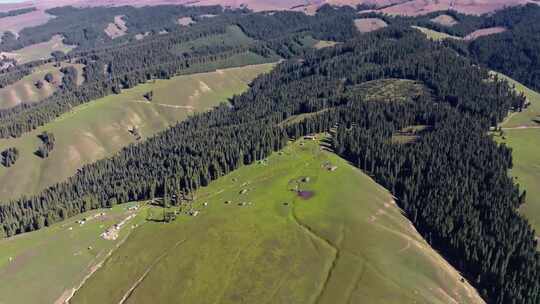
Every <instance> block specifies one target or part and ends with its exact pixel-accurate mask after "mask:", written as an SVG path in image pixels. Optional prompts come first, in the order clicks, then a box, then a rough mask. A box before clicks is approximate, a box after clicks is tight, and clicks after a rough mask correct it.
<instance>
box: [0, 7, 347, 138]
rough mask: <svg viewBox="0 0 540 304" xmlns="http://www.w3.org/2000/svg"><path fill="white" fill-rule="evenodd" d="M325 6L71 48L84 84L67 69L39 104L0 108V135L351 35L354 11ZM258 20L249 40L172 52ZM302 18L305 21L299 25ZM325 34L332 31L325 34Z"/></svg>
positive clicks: (230, 16)
mask: <svg viewBox="0 0 540 304" xmlns="http://www.w3.org/2000/svg"><path fill="white" fill-rule="evenodd" d="M327 10H328V8H326V7H323V8H321V10H320V13H318V14H317V15H315V16H306V15H304V14H302V13H298V12H283V13H276V14H274V15H271V16H269V15H266V14H263V13H242V14H241V13H238V12H236V11H233V12H230V13H227V14H224V15H223V16H216V17H213V18H206V19H205V20H208V21H205V22H200V23H197V24H194V25H192V26H190V27H181V28H178V29H177V30H175V31H172V32H170V33H168V34H165V35H154V36H150V37H147V38H145V39H143V40H141V41H133V42H131V43H127V44H118V45H116V44H115V45H108V46H103V47H95V48H87V49H80V50H76V51H74V52H72V53H70V54H66V55H65V56H64V57H62V58H61V60H64V61H73V62H76V63H80V64H83V65H85V68H84V78H85V82H84V83H83V84H82V85H80V86H73V85H71V84H72V78H73V77H70V75H71V74H69V73H67V74H66V75H64V81H67V85H66V83H65V85H63V86H62V90H59V91H56V92H55V93H54V94H53V95H51V96H50V97H47V98H45V99H44V100H42V101H41V102H39V103H24V102H23V103H21V104H19V105H17V106H15V107H12V108H10V109H4V110H0V138H8V137H19V136H21V135H22V134H24V133H26V132H29V131H31V130H34V129H35V128H37V127H39V126H42V125H44V124H46V123H48V122H50V121H51V120H53V119H55V118H56V117H58V116H60V115H62V114H63V113H66V112H68V111H70V110H71V109H72V108H73V107H75V106H78V105H80V104H83V103H86V102H89V101H91V100H95V99H97V98H101V97H103V96H106V95H109V94H119V93H121V91H122V90H123V89H128V88H132V87H134V86H136V85H138V84H140V83H144V82H146V81H148V80H150V79H155V78H160V79H166V78H170V77H173V76H175V75H178V74H187V73H194V72H205V71H208V70H209V69H212V67H213V66H214V65H215V64H216V63H223V64H222V66H223V67H227V66H230V64H229V63H227V60H228V59H229V58H232V57H234V56H237V55H239V54H246V53H255V54H257V55H259V56H260V57H261V63H262V62H268V61H275V60H277V59H278V58H279V57H280V56H281V57H283V58H291V57H294V56H298V55H302V54H304V53H305V52H306V51H308V50H307V49H308V47H307V46H306V45H304V44H303V43H302V39H303V37H305V36H306V35H311V36H314V37H321V38H332V37H334V36H335V35H336V34H335V33H342V34H340V36H339V37H343V38H346V37H352V36H354V34H355V29H354V26H353V23H352V20H353V14H352V13H351V12H350V11H349V10H345V12H344V13H342V12H340V11H334V9H331V11H329V12H327ZM351 10H352V9H351ZM306 18H307V19H306ZM344 18H345V19H346V20H345V21H346V22H345V21H344ZM257 20H260V24H261V25H264V26H261V27H257V28H251V29H249V30H248V31H247V32H246V33H245V34H246V35H248V36H249V37H251V38H254V39H256V40H254V41H253V42H250V43H245V42H238V43H236V44H235V43H231V44H228V45H212V46H208V45H206V44H201V46H200V47H195V48H193V49H191V50H188V51H183V52H180V53H179V52H177V51H176V47H177V46H179V45H182V44H185V43H188V42H194V41H200V40H204V39H207V38H208V39H209V37H212V36H215V35H223V34H226V29H227V27H230V26H234V25H236V26H240V27H241V28H245V29H247V28H249V26H248V25H250V24H252V23H257V22H256V21H257ZM284 20H292V21H291V22H290V23H288V25H289V26H288V27H286V28H280V30H279V31H274V32H273V33H267V29H268V28H270V27H271V26H273V25H274V24H279V23H281V22H282V21H284ZM306 20H308V21H309V22H307V23H306V24H304V23H305V22H306ZM329 33H334V34H331V35H332V36H330V34H329ZM259 39H262V40H259ZM55 60H58V59H55ZM33 64H34V63H33ZM21 68H22V67H19V69H21Z"/></svg>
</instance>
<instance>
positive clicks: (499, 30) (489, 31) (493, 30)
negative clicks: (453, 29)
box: [463, 26, 506, 40]
mask: <svg viewBox="0 0 540 304" xmlns="http://www.w3.org/2000/svg"><path fill="white" fill-rule="evenodd" d="M502 32H506V28H505V27H502V26H496V27H489V28H485V29H480V30H476V31H474V32H472V33H470V34H469V35H467V36H465V37H464V38H463V40H475V39H478V38H480V37H483V36H488V35H494V34H499V33H502Z"/></svg>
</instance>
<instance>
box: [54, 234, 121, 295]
mask: <svg viewBox="0 0 540 304" xmlns="http://www.w3.org/2000/svg"><path fill="white" fill-rule="evenodd" d="M130 234H131V231H130V232H129V233H128V234H127V235H126V236H125V237H124V238H123V239H122V240H121V241H120V242H118V244H116V246H114V247H113V248H112V249H111V250H109V252H108V253H107V255H106V256H105V258H104V259H103V260H102V261H101V262H99V263H97V264H96V265H94V266H92V267H91V268H90V272H89V273H88V274H87V275H86V276H85V277H84V278H83V279H82V281H81V283H79V286H77V287H75V288H73V289H71V291H70V290H69V289H68V290H66V291H64V293H63V294H62V295H61V296H60V298H58V299H57V300H56V301H55V302H54V303H55V304H64V303H69V301H70V300H71V298H73V296H74V295H75V293H76V292H77V291H78V290H79V289H81V287H83V285H84V283H86V281H88V279H90V277H92V275H93V274H94V273H95V272H96V271H98V269H100V268H101V266H103V264H104V263H105V261H107V259H109V257H111V256H112V254H113V252H114V251H115V250H116V249H118V248H120V246H122V244H124V242H125V241H126V240H127V239H128V237H129V236H130Z"/></svg>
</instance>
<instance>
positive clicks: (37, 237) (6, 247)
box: [0, 204, 145, 304]
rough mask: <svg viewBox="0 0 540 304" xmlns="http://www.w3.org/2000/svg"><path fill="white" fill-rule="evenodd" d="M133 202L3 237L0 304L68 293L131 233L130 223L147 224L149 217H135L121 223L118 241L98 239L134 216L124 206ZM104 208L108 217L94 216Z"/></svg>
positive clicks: (48, 299)
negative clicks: (81, 222)
mask: <svg viewBox="0 0 540 304" xmlns="http://www.w3.org/2000/svg"><path fill="white" fill-rule="evenodd" d="M130 205H133V204H126V205H122V206H116V207H115V208H113V209H107V210H94V211H91V212H87V213H85V214H81V215H78V216H76V217H73V218H70V219H69V220H66V221H64V222H62V223H58V224H55V225H53V226H51V227H49V228H44V229H41V230H38V231H35V232H31V233H25V234H22V235H18V236H15V237H12V238H8V239H2V240H0V282H2V284H0V303H2V304H4V303H6V304H8V303H9V304H13V303H21V304H22V303H55V301H57V300H58V299H66V298H67V297H69V296H70V295H71V294H72V293H73V289H74V288H77V287H78V286H79V285H80V284H81V283H82V281H83V280H84V278H85V277H86V276H88V275H89V274H90V273H91V272H92V271H95V270H97V269H98V268H99V265H100V263H101V262H103V260H105V258H106V257H107V256H108V255H109V254H110V253H111V252H112V251H113V250H115V249H116V248H117V246H119V245H120V244H121V243H122V241H124V240H125V238H126V237H127V236H128V235H129V233H131V231H133V229H132V226H135V225H140V224H143V223H144V220H145V217H144V216H140V215H137V216H136V217H135V218H132V219H131V220H129V221H128V222H127V224H126V225H124V226H123V227H122V229H121V230H120V232H119V236H118V238H117V239H116V240H105V239H103V238H101V237H100V234H101V233H102V232H104V231H105V230H106V229H107V228H109V227H110V226H112V225H114V224H116V223H119V222H121V221H122V220H123V219H125V218H126V217H128V216H129V215H130V214H135V213H134V212H130V211H127V210H126V208H127V207H128V206H130ZM102 212H103V213H105V215H102V216H98V217H95V218H93V216H94V215H99V214H100V213H102ZM83 218H87V219H88V220H87V221H86V223H84V224H83V225H80V224H79V223H77V221H78V220H80V219H83ZM59 303H60V302H59ZM61 303H63V302H61Z"/></svg>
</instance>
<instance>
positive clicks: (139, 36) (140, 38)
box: [135, 32, 150, 40]
mask: <svg viewBox="0 0 540 304" xmlns="http://www.w3.org/2000/svg"><path fill="white" fill-rule="evenodd" d="M148 35H150V32H146V33H139V34H137V35H135V40H143V39H144V38H145V37H146V36H148Z"/></svg>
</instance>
